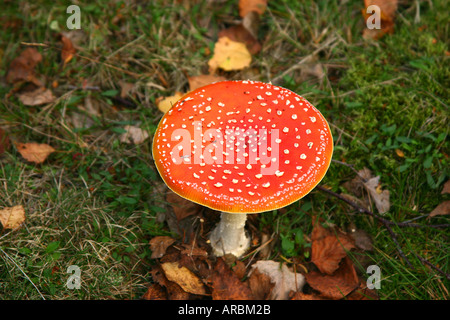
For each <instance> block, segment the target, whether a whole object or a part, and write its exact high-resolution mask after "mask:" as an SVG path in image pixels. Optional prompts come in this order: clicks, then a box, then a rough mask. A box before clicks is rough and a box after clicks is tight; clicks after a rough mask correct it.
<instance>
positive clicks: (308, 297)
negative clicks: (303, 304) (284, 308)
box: [290, 291, 326, 300]
mask: <svg viewBox="0 0 450 320" xmlns="http://www.w3.org/2000/svg"><path fill="white" fill-rule="evenodd" d="M290 300H326V299H325V298H323V297H321V296H320V295H317V294H314V293H303V292H299V291H297V292H296V293H295V294H294V295H293V296H292V297H291V299H290Z"/></svg>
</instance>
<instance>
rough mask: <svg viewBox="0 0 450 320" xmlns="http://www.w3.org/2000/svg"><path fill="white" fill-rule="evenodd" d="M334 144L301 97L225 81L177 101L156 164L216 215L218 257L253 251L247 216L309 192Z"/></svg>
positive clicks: (163, 125)
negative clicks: (219, 216) (218, 218)
mask: <svg viewBox="0 0 450 320" xmlns="http://www.w3.org/2000/svg"><path fill="white" fill-rule="evenodd" d="M332 153H333V138H332V135H331V131H330V128H329V126H328V123H327V121H326V120H325V118H324V117H323V116H322V114H321V113H320V112H319V111H318V110H317V109H316V108H315V107H314V106H312V105H311V104H310V103H309V102H308V101H307V100H305V99H304V98H303V97H301V96H299V95H297V94H296V93H294V92H292V91H290V90H288V89H285V88H282V87H279V86H275V85H272V84H267V83H263V82H259V81H222V82H217V83H214V84H210V85H207V86H205V87H201V88H198V89H196V90H194V91H192V92H190V93H188V94H186V95H185V96H184V97H182V98H181V99H180V100H179V101H178V102H177V103H176V104H175V105H174V106H173V107H172V108H171V109H170V110H169V111H168V112H167V113H166V114H165V115H164V116H163V118H162V119H161V121H160V123H159V125H158V128H157V130H156V133H155V136H154V139H153V158H154V160H155V163H156V167H157V169H158V171H159V173H160V175H161V177H162V179H163V180H164V182H165V183H166V184H167V186H168V187H169V188H170V189H171V190H172V191H174V192H175V193H177V194H178V195H180V196H182V197H184V198H187V199H189V200H191V201H193V202H196V203H199V204H201V205H203V206H206V207H209V208H211V209H213V210H217V211H220V212H221V220H220V223H219V224H218V225H217V227H216V229H215V230H213V231H212V233H211V234H210V238H209V239H210V242H211V246H212V248H213V253H214V254H215V255H217V256H222V255H224V254H233V255H235V256H236V257H240V256H242V255H243V254H244V253H245V252H246V250H247V249H248V248H249V246H250V239H249V237H248V235H247V234H246V232H245V222H246V218H247V216H246V215H247V214H250V213H260V212H265V211H271V210H276V209H279V208H281V207H284V206H287V205H289V204H291V203H293V202H295V201H297V200H299V199H300V198H302V197H303V196H305V195H306V194H308V193H309V192H310V191H311V190H312V189H313V188H314V187H315V186H316V185H317V184H318V183H319V182H320V180H321V179H322V178H323V177H324V175H325V173H326V171H327V170H328V167H329V165H330V162H331V157H332Z"/></svg>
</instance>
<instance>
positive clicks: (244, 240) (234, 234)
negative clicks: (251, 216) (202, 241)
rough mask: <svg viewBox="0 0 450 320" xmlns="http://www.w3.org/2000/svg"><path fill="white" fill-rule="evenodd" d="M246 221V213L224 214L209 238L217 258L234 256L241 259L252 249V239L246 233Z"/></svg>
mask: <svg viewBox="0 0 450 320" xmlns="http://www.w3.org/2000/svg"><path fill="white" fill-rule="evenodd" d="M246 220H247V215H246V214H245V213H227V212H222V214H221V217H220V222H219V224H218V225H217V226H216V228H215V229H214V230H213V232H212V233H211V236H210V238H209V240H210V241H211V246H212V248H213V253H214V254H215V255H216V256H218V257H220V256H223V255H225V254H233V255H234V256H236V257H240V256H242V255H243V254H244V253H245V251H247V249H248V248H249V247H250V238H249V237H248V236H247V234H246V232H245V221H246Z"/></svg>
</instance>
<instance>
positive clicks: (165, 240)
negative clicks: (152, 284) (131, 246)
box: [149, 236, 175, 259]
mask: <svg viewBox="0 0 450 320" xmlns="http://www.w3.org/2000/svg"><path fill="white" fill-rule="evenodd" d="M174 242H175V239H173V238H171V237H168V236H158V237H154V238H152V239H151V240H150V242H149V244H150V250H152V255H151V257H150V259H157V258H161V257H162V256H163V255H164V253H166V250H167V248H168V247H170V246H171V245H172V244H173V243H174Z"/></svg>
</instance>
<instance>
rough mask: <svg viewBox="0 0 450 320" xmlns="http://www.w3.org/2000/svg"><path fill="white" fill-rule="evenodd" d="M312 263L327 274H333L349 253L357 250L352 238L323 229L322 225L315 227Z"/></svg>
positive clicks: (317, 224)
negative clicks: (354, 249)
mask: <svg viewBox="0 0 450 320" xmlns="http://www.w3.org/2000/svg"><path fill="white" fill-rule="evenodd" d="M311 240H312V244H311V261H312V262H313V263H314V264H315V265H316V267H317V268H318V269H319V270H320V271H321V272H322V273H325V274H328V275H330V274H333V272H335V271H336V270H337V269H338V268H339V263H340V262H341V260H342V259H343V258H344V257H345V256H346V255H347V251H350V250H351V249H353V248H355V245H354V243H353V240H352V239H351V237H350V236H348V235H346V234H344V233H342V232H338V230H335V231H332V230H329V229H325V228H324V227H322V225H321V224H320V223H316V224H315V225H314V229H313V233H312V235H311Z"/></svg>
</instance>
